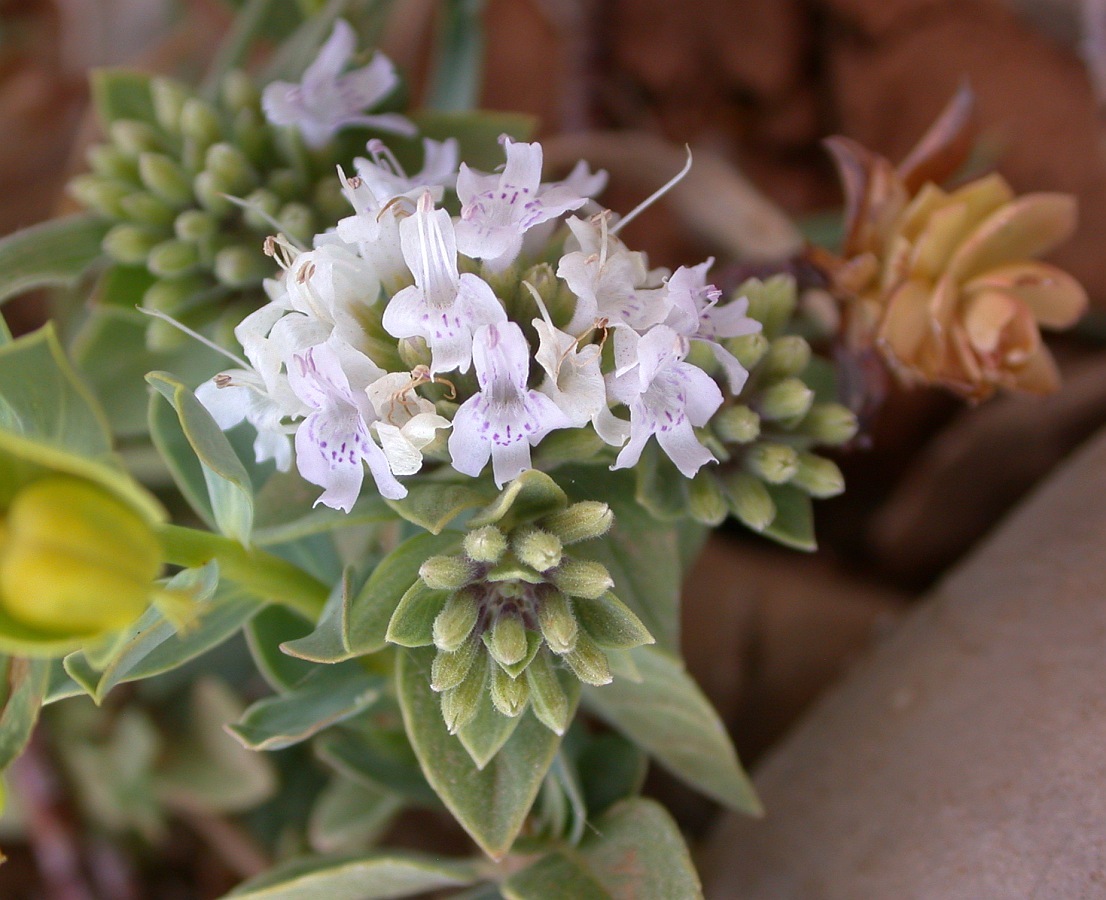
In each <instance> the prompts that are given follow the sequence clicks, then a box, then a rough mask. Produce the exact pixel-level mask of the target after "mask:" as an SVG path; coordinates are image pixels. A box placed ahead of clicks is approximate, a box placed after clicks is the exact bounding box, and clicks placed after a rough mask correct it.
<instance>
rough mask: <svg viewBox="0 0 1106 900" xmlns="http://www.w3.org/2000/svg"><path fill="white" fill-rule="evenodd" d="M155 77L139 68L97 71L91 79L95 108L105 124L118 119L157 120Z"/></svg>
mask: <svg viewBox="0 0 1106 900" xmlns="http://www.w3.org/2000/svg"><path fill="white" fill-rule="evenodd" d="M150 80H151V76H150V75H148V74H147V73H145V72H139V71H137V70H135V69H112V68H105V69H96V70H94V71H93V72H92V75H91V77H90V79H89V81H90V86H91V89H92V105H93V107H94V108H95V110H96V116H97V118H98V119H99V120H100V124H101V125H110V124H111V123H112V122H114V121H116V120H117V119H135V120H137V121H140V122H151V123H153V122H155V121H157V119H156V116H155V115H154V101H153V97H152V96H151V94H150Z"/></svg>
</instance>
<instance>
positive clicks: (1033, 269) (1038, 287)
mask: <svg viewBox="0 0 1106 900" xmlns="http://www.w3.org/2000/svg"><path fill="white" fill-rule="evenodd" d="M993 289H999V290H1004V291H1007V292H1009V293H1010V294H1012V295H1014V296H1016V297H1017V298H1018V299H1019V300H1021V302H1022V303H1024V304H1025V305H1026V306H1027V307H1028V308H1029V310H1030V311H1031V312H1032V313H1033V315H1034V317H1035V318H1036V319H1037V321H1038V322H1040V323H1041V324H1042V325H1044V326H1045V327H1046V328H1068V327H1070V326H1071V325H1073V324H1074V323H1075V322H1076V321H1077V320H1078V319H1079V317H1080V316H1082V315H1083V313H1084V312H1086V310H1087V292H1086V291H1084V290H1083V286H1082V285H1081V284H1080V283H1079V282H1078V281H1076V280H1075V279H1074V278H1072V277H1071V276H1070V275H1069V274H1068V273H1067V272H1065V271H1063V270H1062V269H1057V268H1056V267H1055V266H1050V265H1048V264H1047V263H1041V262H1018V263H1009V264H1007V265H1005V266H999V267H998V268H995V269H990V270H988V271H987V272H984V273H983V274H982V275H980V276H979V277H978V278H973V279H972V280H971V281H970V282H968V284H966V285H965V286H964V292H965V294H967V295H969V296H971V295H973V294H976V293H978V292H979V291H986V290H993Z"/></svg>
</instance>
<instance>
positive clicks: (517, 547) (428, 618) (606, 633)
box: [389, 501, 653, 734]
mask: <svg viewBox="0 0 1106 900" xmlns="http://www.w3.org/2000/svg"><path fill="white" fill-rule="evenodd" d="M611 523H612V515H611V511H610V508H609V507H608V506H607V505H606V504H605V503H598V502H594V501H585V502H581V503H574V504H572V505H569V506H567V507H565V508H563V509H561V510H559V511H557V512H554V513H552V514H549V515H545V516H543V517H540V518H538V519H536V520H534V521H527V522H521V523H514V524H504V522H503V521H500V522H498V523H496V524H484V525H480V526H479V527H476V528H473V529H472V530H470V531H469V532H467V533H466V535H465V537H464V540H463V542H462V545H461V548H460V552H459V553H457V554H455V555H451V556H435V557H431V558H430V559H428V560H426V562H425V563H424V564H423V565H422V567H421V569H420V570H419V581H418V582H416V584H415V585H413V586H412V588H411V589H410V590H409V591H408V592H407V594H406V595H405V596H404V598H403V600H402V601H401V602H400V605H399V607H398V609H397V610H396V612H395V614H394V615H393V617H392V621H391V624H390V626H389V633H390V637H393V638H394V637H395V636H396V635H397V634H403V635H404V639H403V643H405V644H407V645H409V646H429V645H433V646H434V647H435V648H436V649H437V654H436V655H435V657H434V662H433V665H432V668H431V673H430V677H431V686H432V687H433V689H434V690H435V691H438V692H440V693H441V695H442V698H441V704H442V716H443V718H444V719H445V722H446V725H447V726H448V728H449V730H450V732H451V733H455V732H457V731H458V730H459V729H461V728H463V727H464V726H465V725H466V724H467V723H468V722H470V721H471V720H472V719H473V717H474V716H475V715H476V713H477V710H478V708H479V704H480V702H481V701H482V700H483V698H484V697H485V696H488V697H490V699H491V702H492V704H493V705H494V707H495V709H496V710H497V711H498V712H499V713H500V714H502V715H504V716H507V717H510V718H514V717H516V716H518V715H520V714H521V713H522V712H523V711H524V710H525V709H526V708H527V706H530V708H532V709H533V711H534V715H535V716H536V717H537V718H538V720H539V721H541V722H542V723H543V724H544V725H546V727H548V728H550V729H551V730H552V731H555V732H556V733H557V734H563V733H564V730H565V728H566V727H567V725H568V720H569V716H570V713H571V709H570V705H569V699H568V696H567V694H566V693H565V691H564V689H563V688H562V686H561V683H560V680H559V678H558V676H557V669H558V668H562V667H567V668H568V669H569V670H571V671H572V672H573V673H574V674H575V676H576V677H577V678H578V679H579V680H580V681H582V682H584V683H586V684H593V685H601V684H607V683H608V682H609V681H610V680H611V669H610V665H609V662H608V659H607V655H606V652H605V651H609V650H625V649H629V648H631V647H636V646H640V645H641V644H647V643H651V642H652V640H653V639H652V637H651V636H650V635H649V632H648V631H647V630H646V629H645V626H644V625H642V623H641V621H640V620H639V619H638V618H637V616H635V615H634V614H633V612H631V611H630V609H629V608H628V607H626V606H625V604H623V603H622V602H621V601H620V600H619V599H618V598H617V597H615V596H614V594H612V593H611V588H612V587H613V585H614V582H613V581H612V579H611V576H610V573H609V572H608V571H607V569H606V568H605V567H604V566H603V565H601V564H600V563H598V562H594V561H591V560H586V559H578V558H575V557H574V556H572V555H571V554H570V553H569V552H568V548H569V547H570V546H572V545H574V544H576V543H579V542H581V541H585V540H589V539H591V538H596V537H600V536H601V535H603V534H605V533H606V531H607V530H608V529H609V528H610V527H611ZM429 604H433V605H434V607H435V608H436V612H434V613H433V615H429V614H428V612H427V610H428V606H429ZM420 623H421V624H420Z"/></svg>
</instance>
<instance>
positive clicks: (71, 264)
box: [0, 213, 108, 303]
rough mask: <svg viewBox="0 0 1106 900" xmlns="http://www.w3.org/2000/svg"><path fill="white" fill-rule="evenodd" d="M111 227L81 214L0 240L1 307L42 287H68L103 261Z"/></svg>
mask: <svg viewBox="0 0 1106 900" xmlns="http://www.w3.org/2000/svg"><path fill="white" fill-rule="evenodd" d="M107 230H108V223H106V222H104V221H103V220H102V219H100V218H98V217H96V216H93V215H90V214H86V213H81V214H78V215H74V216H66V217H64V218H61V219H51V220H50V221H48V222H43V223H42V224H41V225H32V226H31V227H29V228H24V229H22V230H21V231H17V232H15V233H14V234H10V235H8V236H7V237H5V238H4V239H3V240H0V273H3V274H2V275H0V303H3V302H4V301H5V300H8V299H10V298H11V297H17V296H19V295H20V294H24V293H26V292H27V291H31V290H34V289H35V288H43V287H68V286H70V285H72V284H74V283H75V282H76V281H77V279H78V278H79V277H80V276H81V274H82V273H83V272H84V271H85V270H86V269H87V268H88V267H89V266H90V265H91V264H92V263H93V262H94V261H95V260H97V259H98V258H99V257H100V252H101V251H100V242H101V241H102V240H103V238H104V235H105V234H106V233H107Z"/></svg>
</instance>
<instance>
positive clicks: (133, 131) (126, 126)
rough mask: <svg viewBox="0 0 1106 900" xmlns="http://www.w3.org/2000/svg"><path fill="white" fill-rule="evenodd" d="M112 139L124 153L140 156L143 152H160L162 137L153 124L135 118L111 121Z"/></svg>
mask: <svg viewBox="0 0 1106 900" xmlns="http://www.w3.org/2000/svg"><path fill="white" fill-rule="evenodd" d="M110 130H111V140H112V143H114V144H115V146H116V147H118V148H119V149H120V150H121V151H122V152H123V153H125V154H127V155H128V156H132V157H138V155H139V154H141V153H147V152H151V151H152V152H155V153H156V152H159V151H160V150H161V149H162V146H161V138H160V137H159V136H158V133H157V131H155V130H154V128H153V126H152V125H148V124H146V123H145V122H136V121H135V120H133V119H117V120H116V121H114V122H112V123H111V128H110Z"/></svg>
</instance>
